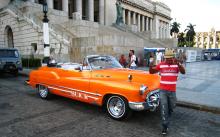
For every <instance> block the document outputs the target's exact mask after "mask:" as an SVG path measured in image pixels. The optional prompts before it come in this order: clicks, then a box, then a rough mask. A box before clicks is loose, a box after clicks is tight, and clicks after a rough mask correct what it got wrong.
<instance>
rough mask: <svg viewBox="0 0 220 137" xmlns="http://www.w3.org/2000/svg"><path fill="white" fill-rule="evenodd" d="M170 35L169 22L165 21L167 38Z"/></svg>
mask: <svg viewBox="0 0 220 137" xmlns="http://www.w3.org/2000/svg"><path fill="white" fill-rule="evenodd" d="M169 37H170V24H169V23H167V38H169Z"/></svg>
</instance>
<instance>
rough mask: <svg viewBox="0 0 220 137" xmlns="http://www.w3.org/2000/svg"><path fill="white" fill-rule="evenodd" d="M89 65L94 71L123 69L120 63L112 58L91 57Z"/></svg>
mask: <svg viewBox="0 0 220 137" xmlns="http://www.w3.org/2000/svg"><path fill="white" fill-rule="evenodd" d="M88 63H89V64H90V66H91V68H92V69H95V70H99V69H108V68H122V66H121V65H120V63H119V62H118V61H117V60H116V59H115V58H114V57H112V56H95V57H89V58H88Z"/></svg>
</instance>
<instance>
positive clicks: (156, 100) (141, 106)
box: [129, 90, 160, 111]
mask: <svg viewBox="0 0 220 137" xmlns="http://www.w3.org/2000/svg"><path fill="white" fill-rule="evenodd" d="M159 105H160V97H159V90H154V91H152V92H150V93H149V94H148V95H147V97H146V102H129V107H130V108H131V109H132V110H135V111H142V110H150V111H155V110H156V108H157V107H158V106H159Z"/></svg>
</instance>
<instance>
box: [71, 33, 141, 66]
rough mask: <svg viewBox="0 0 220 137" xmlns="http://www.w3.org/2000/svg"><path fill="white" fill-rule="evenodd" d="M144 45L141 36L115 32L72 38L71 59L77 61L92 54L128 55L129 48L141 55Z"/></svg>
mask: <svg viewBox="0 0 220 137" xmlns="http://www.w3.org/2000/svg"><path fill="white" fill-rule="evenodd" d="M144 45H145V42H144V40H143V39H141V38H137V37H129V36H123V35H121V36H119V35H117V34H115V35H114V34H112V35H102V36H96V37H84V38H74V39H73V42H72V46H71V48H70V54H71V61H74V62H79V61H82V60H83V58H84V57H85V56H87V55H92V54H101V55H113V56H115V57H117V58H119V56H120V55H121V54H125V55H126V56H128V53H129V50H130V49H134V50H135V54H136V55H139V56H143V49H144Z"/></svg>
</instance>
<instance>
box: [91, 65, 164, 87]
mask: <svg viewBox="0 0 220 137" xmlns="http://www.w3.org/2000/svg"><path fill="white" fill-rule="evenodd" d="M129 75H132V80H131V81H129V79H128V76H129ZM92 77H93V78H103V80H104V79H107V80H113V81H129V82H132V83H136V84H139V85H142V84H144V85H146V86H148V87H151V89H156V88H158V87H159V85H160V77H159V75H158V74H149V72H148V71H142V70H131V69H125V68H117V69H115V68H114V69H104V70H95V71H93V75H92Z"/></svg>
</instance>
